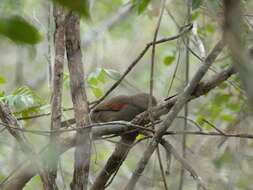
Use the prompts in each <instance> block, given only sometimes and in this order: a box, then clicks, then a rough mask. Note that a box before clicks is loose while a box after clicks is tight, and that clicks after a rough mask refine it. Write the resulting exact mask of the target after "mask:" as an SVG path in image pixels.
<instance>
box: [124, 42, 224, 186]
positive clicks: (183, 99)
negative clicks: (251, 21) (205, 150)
mask: <svg viewBox="0 0 253 190" xmlns="http://www.w3.org/2000/svg"><path fill="white" fill-rule="evenodd" d="M223 47H224V43H223V41H222V40H220V41H219V42H218V43H217V44H216V45H215V47H214V49H213V50H212V51H211V53H210V54H209V55H208V56H207V58H206V59H205V61H204V63H203V64H202V65H201V66H200V67H199V69H198V71H197V72H196V74H195V75H194V77H193V78H192V80H191V81H190V83H189V84H188V85H187V86H186V87H185V89H184V91H183V92H182V93H181V94H180V95H179V97H178V99H177V101H176V103H175V105H174V106H173V107H172V109H171V110H170V112H169V114H168V116H167V118H166V119H165V120H164V122H163V124H162V125H161V127H160V128H159V129H158V130H157V132H156V133H155V135H154V137H153V138H152V140H151V142H150V143H149V145H148V147H147V148H146V150H145V152H144V154H143V156H142V158H141V159H140V161H139V163H138V165H137V168H136V169H135V171H134V172H133V174H132V176H131V178H130V180H129V182H128V184H127V186H126V188H125V189H126V190H132V189H134V187H135V185H136V183H137V181H138V179H139V178H140V175H141V174H142V172H143V171H144V169H145V167H146V165H147V163H148V161H149V159H150V157H151V155H152V154H153V152H154V150H155V149H156V147H157V145H158V144H159V142H160V141H161V138H162V136H163V134H164V133H165V132H166V130H167V129H168V128H169V127H170V126H171V124H172V122H173V121H174V119H175V118H176V116H177V114H178V113H179V111H180V110H181V109H182V108H183V106H184V105H185V103H187V102H188V100H189V99H190V97H191V94H192V93H193V92H194V90H195V88H196V87H197V85H198V83H199V82H200V80H201V79H202V78H203V76H204V75H205V74H206V72H207V70H208V68H209V67H210V66H211V65H212V63H213V62H214V61H215V59H216V58H217V57H218V55H219V54H220V52H221V51H222V49H223Z"/></svg>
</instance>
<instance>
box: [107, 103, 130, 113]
mask: <svg viewBox="0 0 253 190" xmlns="http://www.w3.org/2000/svg"><path fill="white" fill-rule="evenodd" d="M126 106H127V103H112V104H110V106H109V107H110V108H111V109H112V110H114V111H119V110H121V109H122V108H124V107H126Z"/></svg>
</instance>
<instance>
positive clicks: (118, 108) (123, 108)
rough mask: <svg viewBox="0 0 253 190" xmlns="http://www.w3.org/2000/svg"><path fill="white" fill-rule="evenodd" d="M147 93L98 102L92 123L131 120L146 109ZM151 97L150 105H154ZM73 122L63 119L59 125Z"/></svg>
mask: <svg viewBox="0 0 253 190" xmlns="http://www.w3.org/2000/svg"><path fill="white" fill-rule="evenodd" d="M149 97H150V96H149V94H147V93H139V94H135V95H131V96H127V95H119V96H115V97H112V98H110V99H108V100H105V101H103V102H102V103H100V104H98V105H97V106H96V107H95V109H93V110H92V112H91V120H92V122H93V123H99V122H110V121H131V120H132V119H134V118H135V116H136V115H138V114H140V113H142V112H144V111H146V110H147V109H148V104H149ZM156 104H157V102H156V99H155V98H154V97H152V105H153V106H154V105H156ZM74 123H75V118H74V119H69V120H66V121H63V122H62V124H61V126H62V127H67V126H70V125H72V124H74Z"/></svg>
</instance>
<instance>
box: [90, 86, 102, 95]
mask: <svg viewBox="0 0 253 190" xmlns="http://www.w3.org/2000/svg"><path fill="white" fill-rule="evenodd" d="M91 90H92V93H93V94H94V95H95V96H96V98H100V97H101V96H102V95H103V92H102V90H101V89H100V88H97V87H94V86H91Z"/></svg>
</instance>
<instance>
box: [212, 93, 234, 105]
mask: <svg viewBox="0 0 253 190" xmlns="http://www.w3.org/2000/svg"><path fill="white" fill-rule="evenodd" d="M230 97H231V96H230V95H228V94H217V95H216V96H215V97H214V103H215V104H218V105H221V104H226V103H227V102H228V101H229V99H230Z"/></svg>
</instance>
